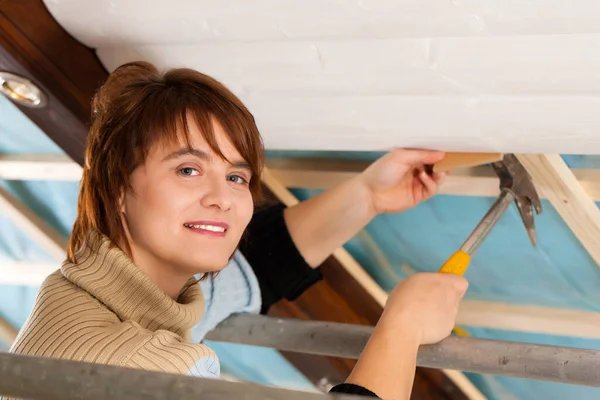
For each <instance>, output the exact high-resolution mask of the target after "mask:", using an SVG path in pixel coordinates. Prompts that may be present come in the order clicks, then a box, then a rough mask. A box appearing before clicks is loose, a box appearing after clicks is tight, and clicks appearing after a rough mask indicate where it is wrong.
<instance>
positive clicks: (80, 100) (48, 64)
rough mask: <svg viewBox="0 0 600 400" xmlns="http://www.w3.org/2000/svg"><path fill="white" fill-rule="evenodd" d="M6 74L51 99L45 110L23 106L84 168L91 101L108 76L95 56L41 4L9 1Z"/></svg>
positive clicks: (3, 55) (2, 10) (2, 38)
mask: <svg viewBox="0 0 600 400" xmlns="http://www.w3.org/2000/svg"><path fill="white" fill-rule="evenodd" d="M0 69H1V70H6V71H10V72H12V73H16V74H19V75H22V76H24V77H26V78H28V79H30V80H32V81H33V82H34V83H35V84H37V85H38V86H39V87H40V88H41V89H42V90H43V91H44V92H45V93H46V95H48V97H49V99H48V105H47V106H46V107H45V108H39V109H33V108H28V107H24V106H20V105H17V106H18V107H19V109H20V110H21V111H22V112H23V113H24V114H25V115H26V116H27V117H29V118H30V119H31V120H32V121H33V122H34V123H35V124H36V125H37V126H39V127H40V128H41V129H42V130H43V131H44V132H45V133H46V134H47V135H48V136H49V137H50V138H51V139H52V140H53V141H54V142H55V143H56V144H58V145H59V146H60V147H61V148H63V149H64V150H65V152H66V153H67V154H68V155H69V156H70V157H71V158H72V159H74V160H75V161H77V162H78V163H79V164H81V163H82V162H83V152H84V146H85V139H86V137H87V124H88V123H89V118H90V115H91V98H92V96H93V94H94V92H95V91H96V90H97V88H98V86H99V85H100V83H101V82H103V81H104V80H105V79H106V77H107V76H108V74H107V72H106V70H104V67H103V66H102V64H101V63H100V62H99V61H98V59H97V58H96V56H95V54H94V53H93V51H92V50H90V49H88V48H86V47H85V46H83V45H81V44H80V43H79V42H77V41H76V40H75V39H73V38H72V37H71V36H70V35H69V34H68V33H67V32H66V31H65V30H64V29H62V28H61V27H60V25H58V24H57V23H56V21H55V20H54V19H53V18H52V16H51V15H50V14H49V13H48V11H47V10H46V7H45V6H44V4H43V2H42V1H41V0H28V1H20V0H3V1H1V2H0ZM82 132H84V133H85V134H83V135H82Z"/></svg>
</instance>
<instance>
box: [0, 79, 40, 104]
mask: <svg viewBox="0 0 600 400" xmlns="http://www.w3.org/2000/svg"><path fill="white" fill-rule="evenodd" d="M0 91H1V92H2V93H4V94H5V95H6V96H7V97H8V98H9V99H11V100H13V101H15V102H16V103H18V104H21V105H23V106H27V107H33V108H41V107H44V106H45V105H46V103H47V101H48V100H47V97H46V94H45V93H44V92H42V90H41V89H40V88H39V87H37V86H36V85H35V84H34V83H33V82H31V81H30V80H29V79H27V78H24V77H22V76H19V75H15V74H13V73H10V72H6V71H0Z"/></svg>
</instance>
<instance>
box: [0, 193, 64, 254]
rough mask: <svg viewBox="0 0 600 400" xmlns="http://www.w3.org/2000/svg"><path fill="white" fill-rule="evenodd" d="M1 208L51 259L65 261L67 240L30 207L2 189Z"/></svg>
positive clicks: (0, 195) (0, 196)
mask: <svg viewBox="0 0 600 400" xmlns="http://www.w3.org/2000/svg"><path fill="white" fill-rule="evenodd" d="M0 206H2V207H0V208H2V210H4V212H5V213H6V215H7V216H8V217H9V218H10V219H12V220H13V221H14V223H15V224H16V225H17V226H19V227H20V228H21V229H23V231H24V232H25V233H26V234H27V235H29V237H30V238H31V239H32V240H33V241H34V242H35V243H37V244H39V245H40V246H41V247H42V248H43V249H44V250H46V251H47V252H48V254H50V256H51V257H53V258H54V259H56V260H57V261H61V262H62V261H63V260H64V258H65V254H66V253H65V252H66V251H67V245H68V241H67V239H65V238H64V237H62V236H61V235H59V234H58V233H57V232H56V231H55V230H54V229H52V227H50V226H49V225H48V224H46V222H44V220H43V219H42V218H40V217H39V216H38V215H37V214H35V213H34V212H33V211H31V210H30V209H29V207H27V206H25V205H24V204H23V203H21V202H20V201H19V200H18V199H17V198H16V197H14V196H13V195H12V194H10V193H9V192H8V191H7V190H6V189H3V188H1V187H0Z"/></svg>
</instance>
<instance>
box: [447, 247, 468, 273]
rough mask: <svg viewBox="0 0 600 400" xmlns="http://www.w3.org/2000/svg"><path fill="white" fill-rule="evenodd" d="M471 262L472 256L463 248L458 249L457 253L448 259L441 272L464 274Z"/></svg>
mask: <svg viewBox="0 0 600 400" xmlns="http://www.w3.org/2000/svg"><path fill="white" fill-rule="evenodd" d="M470 262H471V256H470V255H468V254H467V253H465V252H464V251H462V250H458V251H457V252H456V253H454V254H452V256H451V257H450V258H449V259H448V260H446V262H445V263H444V265H442V268H440V270H439V272H440V273H443V274H454V275H460V276H463V275H464V274H465V272H466V271H467V268H468V267H469V263H470Z"/></svg>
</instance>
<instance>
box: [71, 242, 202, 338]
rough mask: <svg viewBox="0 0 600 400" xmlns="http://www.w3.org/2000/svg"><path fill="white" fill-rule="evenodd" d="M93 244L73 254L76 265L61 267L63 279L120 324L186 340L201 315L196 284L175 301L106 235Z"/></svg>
mask: <svg viewBox="0 0 600 400" xmlns="http://www.w3.org/2000/svg"><path fill="white" fill-rule="evenodd" d="M93 242H94V243H93V245H91V246H90V245H84V246H83V249H82V250H81V251H80V252H79V253H78V254H77V264H73V263H70V262H65V263H64V264H63V266H62V267H61V271H62V274H63V275H64V277H65V278H67V279H68V280H69V281H71V282H73V283H74V284H75V285H77V286H79V287H80V288H82V289H83V290H85V291H86V292H88V293H89V294H90V295H92V296H94V297H95V298H96V299H97V300H99V301H100V302H102V303H103V304H104V305H105V306H106V307H108V308H109V309H110V310H111V311H112V312H114V313H115V314H116V315H117V316H118V317H119V319H120V320H121V321H133V322H137V323H138V324H140V325H141V326H142V327H143V328H145V329H149V330H151V331H156V330H159V329H165V330H169V331H171V332H173V333H176V334H178V335H180V336H181V337H183V338H184V339H186V340H189V339H190V330H191V328H192V327H193V326H194V325H196V324H198V323H199V322H200V319H201V318H202V315H203V313H204V297H203V295H202V291H201V289H200V285H199V284H197V283H196V284H192V282H189V284H188V285H186V288H187V289H186V290H184V291H183V292H182V293H181V294H180V296H179V298H178V299H177V301H175V300H173V299H172V298H171V297H169V296H168V295H167V294H166V293H164V292H163V291H162V290H161V289H160V288H159V287H158V286H157V285H156V284H154V282H152V281H151V280H150V278H149V277H148V276H147V275H146V274H145V273H144V272H142V270H140V269H139V268H138V267H137V266H136V265H135V264H134V263H133V262H132V260H131V259H130V258H129V257H128V256H127V255H126V254H125V253H124V252H123V251H121V250H120V249H119V248H118V247H117V246H115V245H113V244H112V242H111V241H110V239H108V238H107V237H106V236H103V235H102V236H100V237H99V238H97V240H93ZM90 247H93V248H94V249H96V250H92V249H91V248H90ZM192 279H193V278H192Z"/></svg>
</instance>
